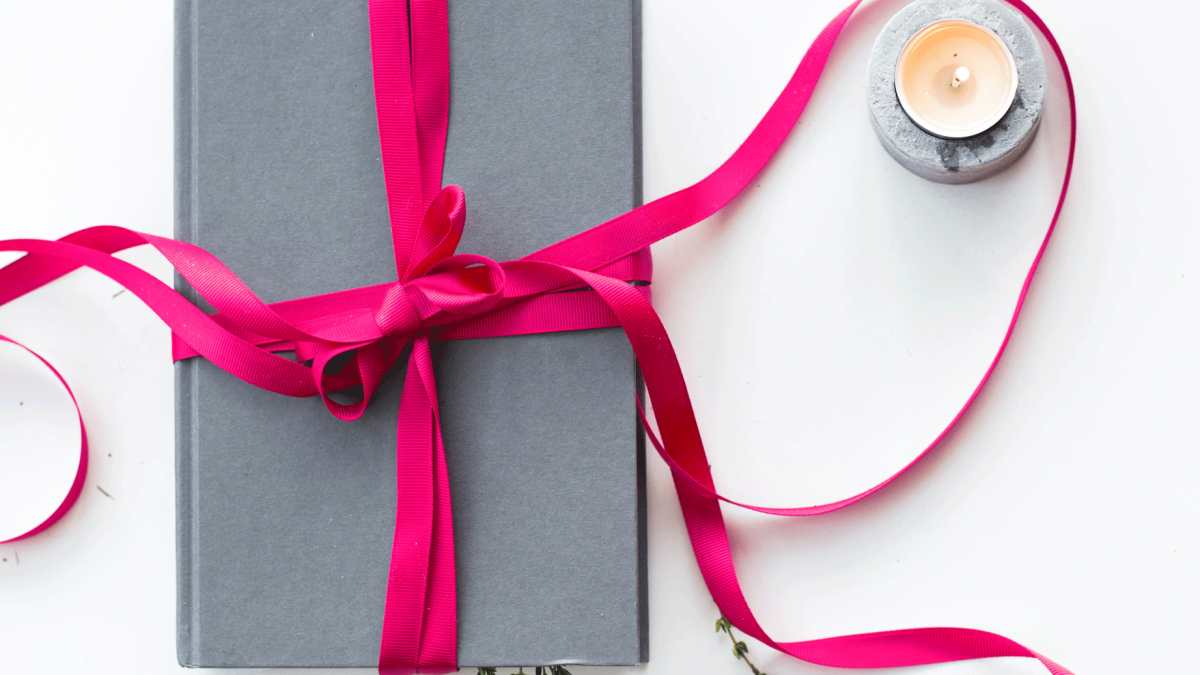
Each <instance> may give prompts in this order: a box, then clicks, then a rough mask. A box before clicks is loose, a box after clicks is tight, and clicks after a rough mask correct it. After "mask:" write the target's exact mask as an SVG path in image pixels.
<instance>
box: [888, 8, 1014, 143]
mask: <svg viewBox="0 0 1200 675" xmlns="http://www.w3.org/2000/svg"><path fill="white" fill-rule="evenodd" d="M896 94H897V97H898V98H899V99H900V105H901V107H903V108H904V112H905V113H907V114H908V116H909V118H911V119H912V121H913V122H915V123H916V124H917V126H919V127H921V128H922V129H924V130H925V131H928V132H929V133H931V134H934V135H936V136H941V137H943V138H967V137H968V136H974V135H976V134H980V133H983V132H984V131H987V130H988V129H990V128H991V127H992V126H993V125H995V124H996V122H999V121H1000V118H1001V117H1004V113H1006V112H1008V108H1009V106H1011V105H1012V102H1013V99H1014V97H1015V96H1016V94H1017V64H1016V61H1015V60H1014V59H1013V56H1012V53H1011V52H1010V51H1009V49H1008V45H1006V44H1004V41H1003V40H1001V39H1000V37H999V36H997V35H996V34H995V33H993V32H992V31H990V30H988V29H986V28H983V27H982V26H978V25H976V24H974V23H971V22H970V21H963V20H960V19H947V20H944V21H937V22H934V23H932V24H930V25H928V26H926V27H925V28H923V29H921V30H920V31H918V32H917V34H916V35H914V36H913V37H912V39H910V40H909V41H908V44H907V45H905V46H904V49H903V50H902V51H901V52H900V59H899V61H897V63H896Z"/></svg>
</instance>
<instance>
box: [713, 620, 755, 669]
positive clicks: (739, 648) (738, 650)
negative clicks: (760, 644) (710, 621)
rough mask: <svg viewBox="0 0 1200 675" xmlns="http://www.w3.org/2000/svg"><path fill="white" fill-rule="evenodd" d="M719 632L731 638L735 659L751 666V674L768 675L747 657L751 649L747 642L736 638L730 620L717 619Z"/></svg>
mask: <svg viewBox="0 0 1200 675" xmlns="http://www.w3.org/2000/svg"><path fill="white" fill-rule="evenodd" d="M717 632H718V633H721V632H724V633H725V634H726V635H728V636H729V640H730V641H731V642H733V656H734V658H737V659H740V660H742V661H745V662H746V665H747V666H750V672H752V673H754V675H767V674H766V673H764V672H762V671H760V670H759V669H758V668H756V667H754V664H753V663H751V662H750V659H749V658H748V657H747V656H746V652H749V651H750V648H749V647H747V646H746V643H745V642H742V641H741V640H739V639H737V637H736V636H734V634H733V624H732V623H730V622H729V619H726V618H725V617H724V616H722V617H721V618H719V619H717Z"/></svg>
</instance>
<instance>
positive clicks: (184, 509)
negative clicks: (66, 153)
mask: <svg viewBox="0 0 1200 675" xmlns="http://www.w3.org/2000/svg"><path fill="white" fill-rule="evenodd" d="M194 10H195V5H194V2H193V1H192V0H176V1H175V238H176V239H179V240H181V241H192V240H193V232H192V224H193V219H192V215H193V214H192V210H193V209H192V206H193V202H194V198H195V190H194V189H193V180H192V176H193V172H192V140H193V133H192V119H193V115H192V110H193V104H194V101H193V98H194V97H193V95H192V94H193V73H194V63H195V61H194V58H195V54H194V51H193V45H194V41H193V39H192V38H193V32H194V28H195V22H194V21H193V18H194ZM175 288H176V290H177V291H179V292H180V293H183V294H184V295H185V296H186V297H188V299H189V300H192V301H193V302H194V301H195V298H194V297H193V296H194V295H195V292H194V291H192V290H191V288H189V287H188V286H187V284H186V283H185V282H184V281H183V279H182V277H180V276H179V274H178V273H176V274H175ZM194 370H195V364H194V363H192V361H191V360H187V361H181V362H178V363H176V364H175V578H176V584H177V587H176V588H177V590H176V601H175V612H176V640H175V649H176V656H177V658H178V660H179V665H181V666H192V665H195V664H196V663H198V661H199V660H198V656H199V655H198V654H197V653H196V640H195V636H196V630H195V629H196V626H195V625H194V616H195V608H196V605H195V602H194V601H195V593H194V589H193V586H192V570H193V567H194V565H193V563H194V556H193V546H192V543H193V529H192V515H193V508H192V501H193V499H194V498H195V491H194V490H193V475H194V472H193V471H192V466H193V462H194V461H195V454H194V450H195V443H194V430H195V408H194V407H193V405H192V401H193V396H192V388H193V382H194V377H193V376H194Z"/></svg>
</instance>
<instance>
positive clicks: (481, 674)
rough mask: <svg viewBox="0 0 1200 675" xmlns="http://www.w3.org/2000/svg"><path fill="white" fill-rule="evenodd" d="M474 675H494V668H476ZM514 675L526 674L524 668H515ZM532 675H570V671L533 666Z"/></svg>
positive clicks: (558, 667)
mask: <svg viewBox="0 0 1200 675" xmlns="http://www.w3.org/2000/svg"><path fill="white" fill-rule="evenodd" d="M475 675H496V667H495V666H490V667H486V668H485V667H483V666H476V667H475ZM515 675H528V674H527V673H526V672H525V667H524V666H522V667H520V668H517V672H516V674H515ZM533 675H571V671H569V670H567V669H566V668H563V667H562V666H534V667H533Z"/></svg>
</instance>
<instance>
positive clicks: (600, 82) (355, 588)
mask: <svg viewBox="0 0 1200 675" xmlns="http://www.w3.org/2000/svg"><path fill="white" fill-rule="evenodd" d="M176 6H177V19H176V23H177V28H176V30H177V38H176V39H177V46H176V91H177V122H176V125H177V131H176V154H177V166H176V181H177V190H176V193H177V196H176V202H177V204H176V210H177V217H176V236H177V237H178V238H180V239H182V240H185V241H190V242H192V243H195V244H198V245H200V246H202V247H204V248H206V249H208V250H209V251H211V252H213V253H214V254H215V255H217V256H218V257H219V258H221V259H222V260H223V261H225V262H226V264H228V265H229V267H230V268H231V269H233V270H234V272H236V273H237V274H239V275H240V276H241V277H242V278H243V279H244V280H245V281H246V282H247V283H248V284H249V286H250V287H251V288H253V289H254V290H255V291H256V292H257V293H258V294H259V295H260V297H262V298H263V299H264V300H266V301H268V302H275V301H280V300H286V299H290V298H295V297H302V296H309V295H315V294H319V293H325V292H330V291H336V290H341V289H346V288H352V287H358V286H365V285H370V284H375V283H380V282H384V281H388V280H392V279H394V278H395V268H394V262H393V260H392V251H391V242H390V233H389V230H388V225H387V204H386V196H385V192H384V184H383V175H382V169H381V165H380V158H379V157H380V156H379V147H378V142H379V141H378V128H377V125H376V121H375V109H374V96H373V89H372V78H371V57H370V42H369V24H368V19H367V3H366V2H365V1H352V0H177V5H176ZM449 11H450V15H449V16H450V54H451V104H450V126H449V134H448V140H447V147H446V162H445V175H444V180H443V184H447V185H449V184H457V185H460V186H462V187H463V189H464V190H465V192H466V195H467V214H468V216H467V231H466V233H465V235H464V237H463V242H462V245H461V246H460V247H459V251H460V252H468V253H478V254H482V255H487V256H489V257H492V258H494V259H496V260H506V259H511V258H516V257H520V256H522V255H525V254H526V253H528V252H531V251H533V250H536V249H538V248H540V247H542V246H545V245H547V244H550V243H553V242H554V241H557V240H560V239H562V238H564V237H566V236H569V235H571V234H574V233H576V232H579V231H581V230H583V229H586V228H588V227H590V226H591V225H594V224H596V223H599V222H601V221H603V220H606V219H608V218H611V217H613V216H616V215H619V214H620V213H622V212H624V211H627V210H629V209H630V208H632V207H633V206H635V205H636V204H637V203H638V202H639V200H640V167H639V161H640V148H639V147H638V145H639V143H640V137H639V130H638V123H639V117H640V111H639V110H638V107H637V106H638V95H639V83H638V80H637V77H638V71H639V63H638V52H637V49H638V42H639V40H638V35H637V29H638V26H637V22H638V19H639V14H640V12H639V7H638V4H637V3H636V2H634V3H631V2H630V0H520V1H518V2H506V3H493V2H486V1H484V0H453V1H452V2H450V5H449ZM190 297H193V299H194V300H196V301H198V302H201V303H202V302H203V301H202V300H199V299H198V298H195V297H194V295H193V296H190ZM435 349H436V353H435V367H436V371H437V376H438V393H439V397H440V406H441V411H442V419H443V432H444V435H445V442H446V455H447V461H448V463H449V470H450V481H451V493H452V497H453V503H454V528H455V547H456V566H457V569H456V571H457V583H458V603H459V607H458V620H459V628H458V631H459V632H458V639H459V645H458V655H459V663H460V664H462V665H464V666H472V665H485V666H491V665H514V666H515V665H536V664H549V663H560V664H597V665H599V664H610V665H621V664H634V663H637V662H640V661H645V660H646V659H647V657H648V654H647V644H646V640H647V615H646V588H645V501H644V500H645V491H644V474H643V466H642V461H643V456H642V455H643V449H642V447H641V445H640V441H639V435H638V428H637V418H636V409H635V394H636V391H637V386H638V385H637V372H636V367H635V363H634V359H633V355H632V352H631V350H630V348H629V346H628V344H627V342H626V340H625V338H624V336H623V334H622V333H621V331H620V329H616V328H611V329H601V330H592V331H580V332H571V333H555V334H543V335H531V336H519V337H506V338H495V339H486V340H462V341H452V342H441V343H436V347H435ZM176 368H177V371H176V372H177V378H176V387H177V414H176V417H177V422H176V426H177V444H178V447H177V453H178V455H177V491H178V492H177V494H178V496H177V500H178V502H177V518H178V528H177V531H178V556H177V560H178V581H179V602H178V609H179V614H178V628H179V635H178V655H179V661H180V663H181V664H183V665H187V666H210V667H222V666H224V667H304V666H308V667H373V666H374V665H375V663H376V659H377V655H378V643H379V635H380V626H381V622H382V614H383V605H384V593H385V589H386V583H387V570H388V556H389V552H390V547H391V537H392V519H393V516H394V508H395V507H394V500H395V490H396V486H395V479H394V471H395V457H394V453H395V433H396V416H397V406H398V401H399V394H400V389H401V384H402V381H403V369H404V360H403V359H401V360H400V361H399V362H398V363H397V366H396V367H395V368H394V369H393V372H392V373H391V374H390V376H389V378H388V380H387V381H386V382H385V384H384V385H383V387H382V388H381V389H380V391H379V392H378V393H377V394H376V396H375V398H374V400H373V402H372V405H371V407H370V409H369V410H368V412H367V413H366V415H365V416H364V417H363V418H362V419H360V420H358V421H356V422H340V421H338V420H336V419H334V418H333V417H332V416H330V415H329V414H328V413H327V412H326V411H325V410H324V406H323V405H322V403H321V401H320V400H319V399H316V398H313V399H290V398H285V397H282V396H278V395H275V394H271V393H268V392H265V391H262V390H258V389H255V388H253V387H250V386H248V385H245V384H244V383H242V382H239V381H237V380H236V379H234V378H233V377H232V376H229V375H227V374H226V373H224V372H222V371H220V370H218V369H217V368H215V367H213V366H212V365H211V364H209V363H207V362H205V361H204V360H203V359H190V360H187V361H182V362H180V363H179V364H177V366H176Z"/></svg>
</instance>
